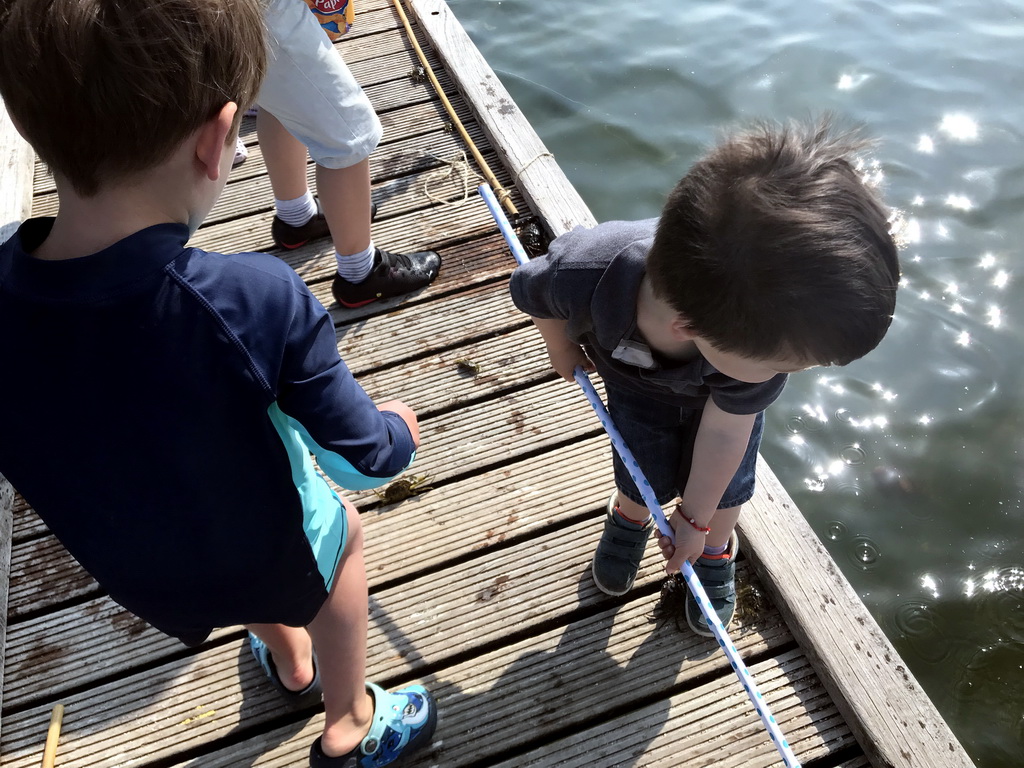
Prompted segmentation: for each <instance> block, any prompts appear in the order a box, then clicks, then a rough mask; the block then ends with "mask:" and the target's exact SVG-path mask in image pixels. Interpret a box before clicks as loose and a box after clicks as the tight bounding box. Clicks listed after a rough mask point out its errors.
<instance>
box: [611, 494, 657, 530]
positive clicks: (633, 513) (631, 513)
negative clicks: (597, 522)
mask: <svg viewBox="0 0 1024 768" xmlns="http://www.w3.org/2000/svg"><path fill="white" fill-rule="evenodd" d="M618 505H619V514H621V515H622V516H623V517H625V518H626V519H627V520H630V521H631V522H634V523H636V524H637V525H643V524H644V523H646V522H647V520H648V518H650V516H651V512H650V510H649V509H647V505H646V504H637V503H636V502H635V501H633V500H632V499H629V498H627V497H626V495H625V494H624V493H622V492H620V493H619V494H618Z"/></svg>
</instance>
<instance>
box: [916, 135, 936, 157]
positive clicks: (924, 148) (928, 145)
mask: <svg viewBox="0 0 1024 768" xmlns="http://www.w3.org/2000/svg"><path fill="white" fill-rule="evenodd" d="M917 151H918V152H924V153H925V154H926V155H930V154H932V153H933V152H934V151H935V142H934V141H932V137H931V136H928V135H927V134H924V133H922V134H921V138H919V139H918V140H917Z"/></svg>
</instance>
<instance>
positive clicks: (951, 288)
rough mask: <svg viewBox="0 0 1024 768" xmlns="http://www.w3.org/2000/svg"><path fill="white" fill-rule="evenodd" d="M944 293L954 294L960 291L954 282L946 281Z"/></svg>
mask: <svg viewBox="0 0 1024 768" xmlns="http://www.w3.org/2000/svg"><path fill="white" fill-rule="evenodd" d="M946 293H948V294H949V295H950V296H956V295H957V294H958V293H960V288H959V286H957V284H956V283H946Z"/></svg>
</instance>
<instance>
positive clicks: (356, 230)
mask: <svg viewBox="0 0 1024 768" xmlns="http://www.w3.org/2000/svg"><path fill="white" fill-rule="evenodd" d="M316 191H317V193H318V194H319V195H320V205H321V206H322V208H323V212H324V216H325V217H327V226H328V227H329V228H330V230H331V238H332V239H333V240H334V249H335V250H336V251H337V252H338V253H340V254H342V255H348V254H352V253H360V252H361V251H365V250H366V249H367V248H369V247H370V160H369V158H367V159H366V160H362V161H361V162H358V163H356V164H355V165H350V166H349V167H347V168H325V167H323V166H321V165H317V167H316ZM300 194H301V193H300Z"/></svg>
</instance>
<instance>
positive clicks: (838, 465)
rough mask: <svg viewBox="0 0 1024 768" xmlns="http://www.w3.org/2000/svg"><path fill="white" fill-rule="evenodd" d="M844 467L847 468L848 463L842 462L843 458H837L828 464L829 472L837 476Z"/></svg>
mask: <svg viewBox="0 0 1024 768" xmlns="http://www.w3.org/2000/svg"><path fill="white" fill-rule="evenodd" d="M844 469H846V465H845V464H844V463H843V462H842V460H840V459H836V460H835V461H833V462H832V463H831V464H829V465H828V474H829V475H832V476H835V475H838V474H839V473H840V472H842V471H843V470H844Z"/></svg>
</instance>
